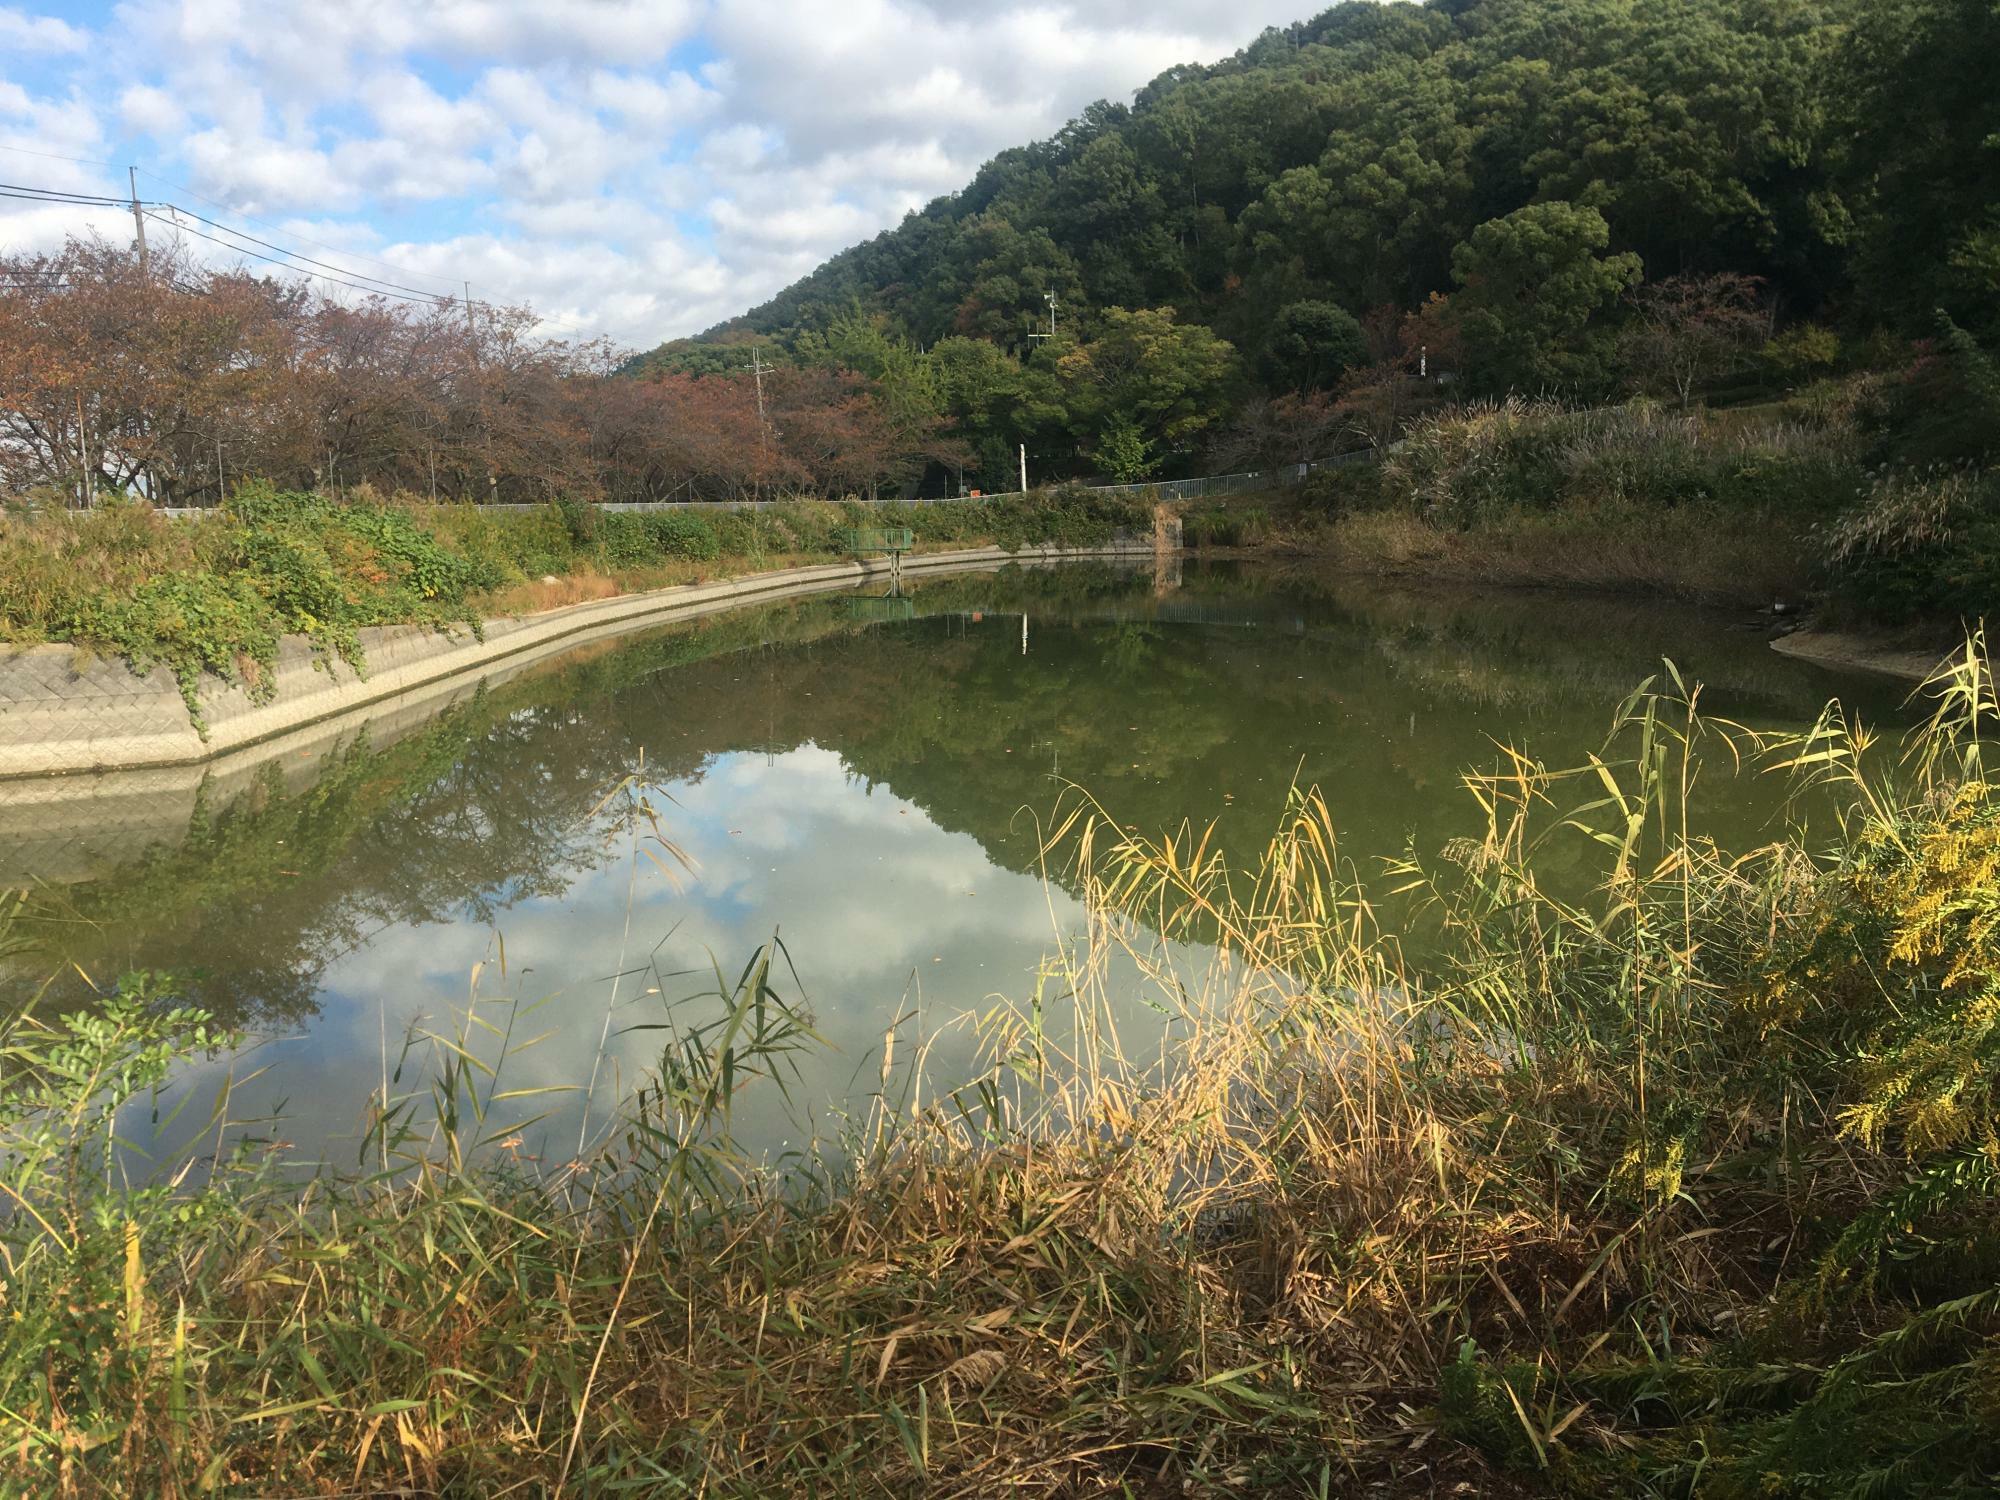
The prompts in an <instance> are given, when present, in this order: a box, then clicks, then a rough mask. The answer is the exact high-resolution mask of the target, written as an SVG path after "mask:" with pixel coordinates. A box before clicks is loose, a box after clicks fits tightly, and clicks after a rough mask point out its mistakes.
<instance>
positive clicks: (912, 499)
mask: <svg viewBox="0 0 2000 1500" xmlns="http://www.w3.org/2000/svg"><path fill="white" fill-rule="evenodd" d="M1378 456H1379V455H1378V454H1377V453H1376V452H1375V450H1374V449H1372V448H1363V449H1361V450H1359V451H1358V452H1354V453H1342V454H1338V455H1336V456H1335V457H1333V458H1327V459H1320V460H1318V461H1316V462H1314V463H1302V464H1284V465H1281V466H1280V467H1278V468H1275V469H1259V470H1252V471H1251V472H1249V473H1245V474H1213V475H1208V476H1205V477H1202V478H1198V479H1155V480H1145V481H1142V482H1140V483H1138V484H1089V485H1085V486H1084V488H1085V489H1087V490H1090V491H1091V492H1092V493H1094V494H1099V495H1129V496H1131V497H1132V498H1134V499H1137V500H1151V501H1153V503H1155V504H1173V503H1176V502H1179V501H1183V500H1219V499H1223V498H1225V497H1227V496H1230V495H1251V494H1257V493H1259V492H1261V491H1264V490H1275V489H1282V488H1284V487H1285V486H1286V485H1289V484H1298V483H1300V482H1301V481H1303V480H1304V479H1305V478H1306V476H1307V475H1309V474H1312V473H1315V472H1316V471H1318V470H1320V469H1337V468H1343V467H1345V466H1347V465H1349V464H1362V463H1372V462H1373V461H1374V460H1375V459H1376V458H1377V457H1378ZM1044 488H1053V486H1045V487H1044ZM1033 493H1035V492H1034V491H1031V490H1029V491H1024V490H1003V491H1001V492H1000V493H998V494H990V495H911V496H907V497H906V496H901V495H890V496H886V497H884V498H883V499H881V500H879V501H876V502H875V503H876V504H879V505H983V504H985V503H986V502H987V501H989V500H1017V499H1019V498H1020V497H1021V496H1022V495H1024V494H1033ZM798 499H799V497H797V496H788V497H786V498H784V499H780V500H610V501H603V502H600V503H599V505H598V507H597V508H598V509H599V510H608V511H661V510H705V511H716V510H749V511H756V510H763V509H766V508H768V507H770V506H774V505H793V504H796V503H797V502H798ZM444 503H447V504H449V503H455V502H444ZM472 503H473V505H474V506H475V508H477V509H479V510H482V511H492V512H495V513H496V514H501V515H506V514H510V513H511V514H526V513H527V512H529V511H535V510H540V509H541V508H542V507H541V506H540V505H531V504H524V503H520V502H516V501H487V502H480V501H474V502H472ZM215 508H216V507H214V506H208V505H202V506H195V505H170V506H163V507H161V509H160V514H161V515H163V516H185V517H193V516H205V515H207V514H208V513H209V512H210V511H212V510H214V509H215Z"/></svg>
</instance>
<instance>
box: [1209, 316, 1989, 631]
mask: <svg viewBox="0 0 2000 1500" xmlns="http://www.w3.org/2000/svg"><path fill="white" fill-rule="evenodd" d="M1996 443H2000V374H1996V373H1995V368H1994V362H1993V360H1992V359H1991V357H1990V356H1988V355H1986V354H1985V353H1984V352H1983V351H1982V350H1980V349H1979V348H1978V347H1977V346H1976V345H1974V344H1973V343H1972V342H1971V341H1970V340H1969V339H1967V338H1965V337H1964V336H1963V335H1957V336H1955V338H1954V339H1952V340H1949V341H1946V342H1945V343H1944V344H1943V345H1941V346H1940V347H1939V348H1938V349H1936V350H1934V351H1933V352H1932V353H1930V354H1929V355H1927V356H1926V357H1925V358H1924V359H1923V360H1920V361H1919V362H1917V363H1916V364H1915V365H1913V366H1912V367H1911V368H1910V369H1908V370H1906V371H1902V372H1899V373H1898V374H1896V375H1894V376H1886V375H1860V376H1855V377H1850V378H1848V379H1846V380H1844V381H1841V382H1829V383H1826V384H1824V385H1821V386H1818V387H1814V388H1812V389H1810V390H1808V391H1805V392H1803V393H1800V394H1798V395H1795V396H1792V397H1789V398H1786V399H1784V400H1781V401H1776V402H1772V403H1768V404H1766V405H1764V406H1761V407H1758V408H1754V409H1749V410H1744V409H1737V410H1723V411H1713V412H1711V411H1707V410H1703V409H1699V408H1697V409H1695V410H1691V411H1676V410H1671V409H1667V408H1663V407H1660V406H1657V405H1652V404H1646V403H1634V404H1632V405H1628V406H1623V407H1612V408H1601V409H1593V410H1582V411H1579V410H1572V409H1568V408H1564V407H1562V406H1558V405H1555V404H1552V403H1546V402H1531V401H1522V400H1508V401H1505V402H1500V403H1497V404H1493V403H1489V404H1475V405H1472V406H1469V407H1461V408H1455V409H1452V410H1449V411H1445V412H1442V413H1438V414H1435V415H1431V416H1428V417H1424V418H1421V419H1419V420H1418V421H1416V422H1415V423H1414V424H1413V425H1412V426H1411V427H1410V428H1409V430H1408V431H1407V432H1406V433H1405V434H1404V435H1403V437H1402V439H1401V441H1400V442H1398V443H1397V444H1396V445H1395V446H1394V447H1392V448H1391V449H1390V450H1389V451H1388V452H1387V454H1386V455H1385V456H1384V458H1383V461H1382V462H1381V463H1380V464H1378V465H1369V466H1359V467H1351V468H1339V469H1333V470H1328V471H1324V472H1322V473H1320V474H1317V475H1315V476H1313V478H1312V479H1311V480H1309V481H1308V482H1307V484H1306V485H1305V486H1304V487H1303V489H1302V490H1301V491H1300V492H1299V493H1298V494H1297V495H1296V496H1294V497H1292V498H1291V499H1290V500H1289V501H1288V502H1287V503H1285V504H1282V505H1273V506H1261V505H1257V504H1251V505H1248V506H1238V507H1228V506H1218V507H1212V508H1197V509H1196V510H1195V511H1194V512H1192V513H1191V514H1190V515H1189V517H1188V518H1187V534H1188V536H1189V538H1190V539H1191V540H1192V541H1194V542H1195V543H1196V544H1197V545H1199V544H1202V543H1204V542H1206V543H1212V544H1220V545H1225V546H1227V545H1250V546H1256V547H1260V548H1265V549H1269V548H1279V549H1285V550H1290V551H1295V552H1302V553H1307V554H1311V555H1315V556H1324V557H1326V558H1328V559H1329V560H1330V561H1332V562H1333V563H1335V564H1336V565H1338V566H1341V567H1345V568H1352V569H1357V570H1361V571H1367V572H1373V573H1378V574H1383V575H1388V576H1402V577H1424V578H1431V579H1437V580H1442V581H1450V582H1469V583H1491V584H1506V585H1529V586H1544V587H1567V588H1590V589H1604V590H1613V591H1618V592H1623V593H1635V594H1647V595H1655V596H1666V597H1680V598H1692V599H1713V600H1719V601H1726V602H1729V603H1734V604H1740V605H1748V606H1754V607H1760V608H1761V607H1765V606H1768V605H1770V604H1772V603H1774V602H1784V603H1787V604H1789V605H1792V606H1798V605H1800V604H1803V603H1806V602H1812V603H1815V604H1817V605H1819V606H1821V607H1822V609H1823V611H1824V613H1825V615H1826V616H1827V617H1828V618H1829V619H1830V620H1832V621H1834V622H1836V623H1841V624H1845V625H1848V626H1852V627H1858V628H1862V629H1866V630H1871V631H1878V632H1879V631H1884V630H1886V631H1891V632H1902V633H1906V634H1907V635H1909V637H1910V638H1911V639H1912V640H1913V641H1923V642H1931V641H1939V640H1942V641H1943V642H1946V643H1948V642H1949V640H1951V639H1953V638H1955V637H1956V636H1957V635H1958V634H1959V633H1960V631H1961V627H1962V622H1966V621H1976V620H1977V619H1978V618H1979V617H1980V616H1981V615H1982V614H1983V613H1984V611H1985V610H1986V609H1987V608H1988V607H1989V606H1990V604H1991V602H1992V600H1993V599H1994V598H1996V597H2000V475H1996V473H1995V471H1994V469H1993V467H1992V465H1993V462H1994V459H1995V457H1996V455H2000V449H1996V446H1995V445H1996Z"/></svg>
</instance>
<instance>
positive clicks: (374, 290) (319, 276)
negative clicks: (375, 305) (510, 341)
mask: <svg viewBox="0 0 2000 1500" xmlns="http://www.w3.org/2000/svg"><path fill="white" fill-rule="evenodd" d="M171 206H172V205H169V207H171ZM146 217H147V218H149V219H151V220H153V222H154V223H156V224H164V225H166V226H167V227H168V228H169V229H172V230H175V231H176V232H177V233H180V234H191V235H193V236H194V237H195V238H196V239H198V240H207V241H208V242H209V243H210V244H212V245H220V246H222V248H223V249H225V250H233V251H235V252H236V253H237V254H238V255H247V256H249V257H250V258H251V259H253V260H261V261H266V262H268V263H269V264H271V265H274V266H278V267H280V268H281V269H283V270H287V271H298V270H299V268H298V267H297V266H295V265H293V264H292V263H291V262H290V261H287V260H280V259H278V257H277V256H275V255H260V254H259V253H258V252H257V251H255V250H246V249H244V248H243V247H242V246H241V245H238V244H235V243H233V242H231V241H229V240H225V239H223V238H221V237H220V236H219V235H213V234H204V233H203V232H202V231H201V230H199V229H190V228H188V226H187V225H185V224H183V223H181V222H180V221H179V220H178V219H173V218H167V217H165V216H164V215H161V214H156V213H148V214H147V215H146ZM202 222H203V223H204V224H205V223H207V222H208V221H207V220H206V219H203V220H202ZM299 274H300V275H303V276H309V277H312V278H313V279H314V280H316V281H330V282H333V283H334V284H335V285H336V286H344V287H346V288H348V289H349V290H350V291H356V292H366V293H368V294H369V295H370V296H373V297H387V298H390V299H391V300H392V301H396V302H421V303H423V304H425V305H426V306H428V307H438V306H441V305H449V304H450V303H451V302H453V301H455V300H456V299H455V298H451V297H435V296H432V295H431V294H429V293H428V292H426V293H422V294H420V295H418V296H415V297H405V296H401V295H399V294H397V293H395V292H385V291H383V290H382V289H381V288H379V287H372V286H363V285H362V284H361V283H360V282H358V281H347V280H345V279H343V278H341V277H339V276H330V275H328V274H327V273H326V272H324V271H300V272H299Z"/></svg>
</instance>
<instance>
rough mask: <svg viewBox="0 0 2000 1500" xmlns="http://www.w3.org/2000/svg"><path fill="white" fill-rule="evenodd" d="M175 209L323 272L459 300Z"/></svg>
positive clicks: (437, 299) (439, 299)
mask: <svg viewBox="0 0 2000 1500" xmlns="http://www.w3.org/2000/svg"><path fill="white" fill-rule="evenodd" d="M170 206H171V205H170ZM173 207H174V211H175V212H176V213H182V214H186V215H187V216H188V217H189V218H190V219H193V220H195V221H196V222H197V223H201V224H206V225H208V226H209V227H210V228H211V229H220V230H221V231H222V232H223V233H224V234H229V235H234V236H235V237H236V238H237V239H239V240H248V241H249V242H250V243H251V244H253V245H262V246H263V247H264V248H265V249H266V250H275V251H277V252H278V253H279V254H280V255H283V256H287V257H289V258H290V259H292V260H295V261H299V262H301V263H302V264H304V265H308V266H318V267H319V268H320V269H322V270H325V271H334V272H338V273H339V274H340V275H343V276H352V277H355V278H356V279H358V280H361V281H372V282H376V283H377V284H379V285H381V286H383V287H385V288H387V289H389V290H391V291H397V292H408V293H409V294H410V295H411V296H413V297H423V298H426V299H428V300H429V301H432V302H451V301H456V300H457V299H456V298H452V297H447V296H445V295H444V294H443V293H441V292H429V291H425V290H424V289H423V288H422V287H415V286H404V285H403V284H402V283H401V282H397V281H384V280H383V279H382V278H381V277H379V276H370V275H369V274H368V273H367V272H366V271H352V270H349V269H348V268H347V267H346V266H336V265H333V264H331V263H329V262H327V261H323V260H314V259H313V258H312V257H311V256H310V255H301V254H299V253H298V252H297V251H296V250H287V249H286V248H285V247H284V246H283V245H274V244H272V243H271V242H270V241H269V240H260V239H258V238H257V236H256V235H254V234H245V233H244V232H243V231H242V230H240V229H232V228H230V227H229V226H228V225H227V224H223V223H219V222H217V221H216V220H214V219H211V218H208V217H206V216H205V215H202V214H198V213H196V212H195V211H194V210H193V209H191V208H180V207H178V206H173Z"/></svg>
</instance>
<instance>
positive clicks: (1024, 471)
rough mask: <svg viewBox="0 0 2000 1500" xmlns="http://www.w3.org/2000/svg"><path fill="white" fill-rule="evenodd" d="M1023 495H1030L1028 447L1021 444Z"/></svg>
mask: <svg viewBox="0 0 2000 1500" xmlns="http://www.w3.org/2000/svg"><path fill="white" fill-rule="evenodd" d="M1021 493H1022V494H1024V495H1025V494H1027V493H1028V445H1027V444H1026V443H1023V444H1021Z"/></svg>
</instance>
